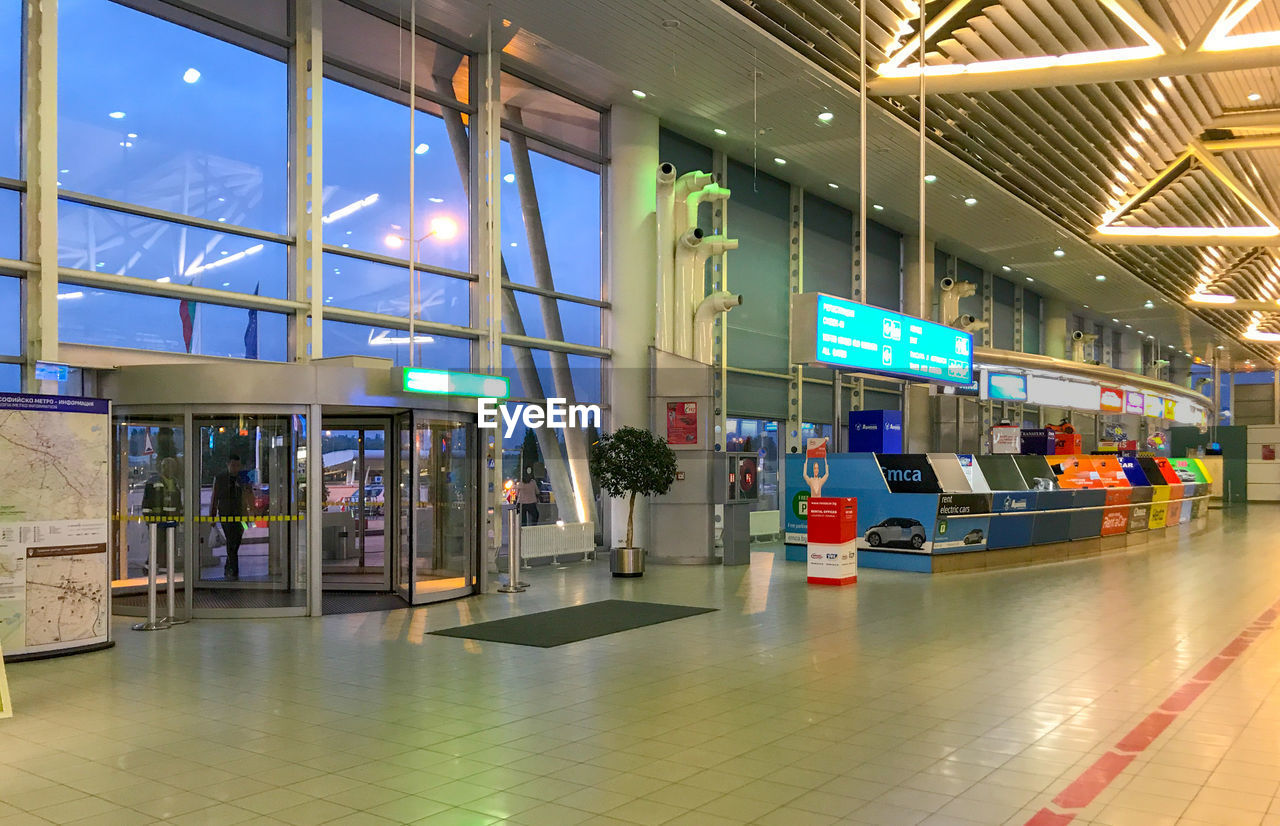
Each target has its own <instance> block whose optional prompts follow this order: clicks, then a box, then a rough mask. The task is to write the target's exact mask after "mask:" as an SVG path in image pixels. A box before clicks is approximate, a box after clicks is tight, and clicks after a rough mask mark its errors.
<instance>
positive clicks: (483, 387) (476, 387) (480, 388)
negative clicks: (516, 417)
mask: <svg viewBox="0 0 1280 826" xmlns="http://www.w3.org/2000/svg"><path fill="white" fill-rule="evenodd" d="M402 375H403V379H404V385H403V386H404V392H406V393H433V394H435V395H440V396H470V397H472V398H477V399H505V398H507V397H508V396H510V395H511V382H510V380H509V379H507V378H506V377H504V376H485V375H482V374H480V373H452V372H450V371H448V370H426V369H423V368H420V367H406V368H404V372H403V374H402Z"/></svg>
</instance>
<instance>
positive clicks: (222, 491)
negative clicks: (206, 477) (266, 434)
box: [209, 453, 250, 579]
mask: <svg viewBox="0 0 1280 826" xmlns="http://www.w3.org/2000/svg"><path fill="white" fill-rule="evenodd" d="M240 469H241V465H240V456H239V455H237V454H235V453H232V454H231V455H230V456H228V457H227V469H226V471H225V472H223V473H219V474H218V475H217V476H214V477H213V495H212V497H211V499H210V502H209V515H210V516H212V517H222V519H220V520H218V522H219V524H220V525H221V526H222V535H223V536H225V537H226V540H227V563H226V567H225V568H224V569H223V575H224V577H225V578H226V579H239V578H240V540H242V539H243V538H244V520H246V519H248V518H249V510H250V508H249V499H248V494H249V488H248V486H247V485H245V483H244V482H242V481H241V480H240Z"/></svg>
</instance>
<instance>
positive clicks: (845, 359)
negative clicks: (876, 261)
mask: <svg viewBox="0 0 1280 826" xmlns="http://www.w3.org/2000/svg"><path fill="white" fill-rule="evenodd" d="M791 330H792V334H791V362H792V363H793V364H821V365H823V366H826V367H834V368H836V369H837V370H849V371H852V372H856V373H874V374H877V375H882V376H892V377H894V378H899V379H907V380H910V381H922V382H931V383H935V384H953V385H959V386H968V385H970V384H972V383H973V336H972V335H970V334H969V333H966V332H964V331H963V330H957V329H955V328H953V327H947V326H945V325H942V324H934V323H933V322H932V321H924V320H923V319H919V318H916V317H915V316H909V315H903V314H902V313H895V312H892V311H890V310H884V309H881V308H880V307H873V306H871V305H870V304H860V303H858V302H856V301H850V300H848V299H847V298H836V297H835V296H832V295H826V294H824V293H803V294H801V295H793V296H792V297H791Z"/></svg>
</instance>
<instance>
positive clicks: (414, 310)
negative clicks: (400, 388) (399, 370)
mask: <svg viewBox="0 0 1280 826" xmlns="http://www.w3.org/2000/svg"><path fill="white" fill-rule="evenodd" d="M456 237H458V222H457V221H456V220H455V219H454V218H453V217H452V216H449V215H437V216H435V217H434V218H432V219H431V220H430V221H428V222H427V232H426V234H425V235H422V236H421V237H418V238H414V239H413V255H412V256H411V257H410V260H409V275H410V278H409V366H410V367H413V366H415V361H416V350H415V349H414V344H415V343H416V341H417V339H416V338H415V336H414V322H415V321H416V320H417V316H418V295H419V294H420V293H421V285H420V284H419V283H418V278H419V274H418V273H419V270H418V264H419V263H421V262H420V261H419V255H418V253H419V252H420V251H421V244H422V242H423V241H425V240H427V239H428V238H438V239H440V240H441V241H452V240H453V239H454V238H456ZM408 240H409V239H408V238H406V237H405V236H403V235H399V234H397V233H394V232H389V233H387V235H386V237H385V238H383V242H384V243H385V244H386V245H387V246H388V247H391V248H392V249H399V248H400V247H401V246H403V245H404V244H405V242H406V241H408Z"/></svg>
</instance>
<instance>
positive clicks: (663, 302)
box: [653, 162, 676, 352]
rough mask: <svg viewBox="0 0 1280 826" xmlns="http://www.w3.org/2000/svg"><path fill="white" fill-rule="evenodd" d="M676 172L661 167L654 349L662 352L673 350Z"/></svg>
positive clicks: (659, 166) (669, 167)
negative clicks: (673, 230)
mask: <svg viewBox="0 0 1280 826" xmlns="http://www.w3.org/2000/svg"><path fill="white" fill-rule="evenodd" d="M675 183H676V168H675V166H673V165H672V164H669V163H665V162H664V163H660V164H658V203H657V208H658V209H657V230H658V233H657V234H658V273H657V275H658V279H657V315H656V316H655V319H654V326H653V338H654V340H653V345H654V346H655V347H657V348H658V349H659V350H666V351H668V352H670V350H671V338H672V335H671V320H672V313H673V311H674V304H675V301H674V295H673V293H674V291H675V249H674V238H673V236H672V224H673V223H674V221H675V215H673V214H672V213H673V212H674V210H675Z"/></svg>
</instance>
